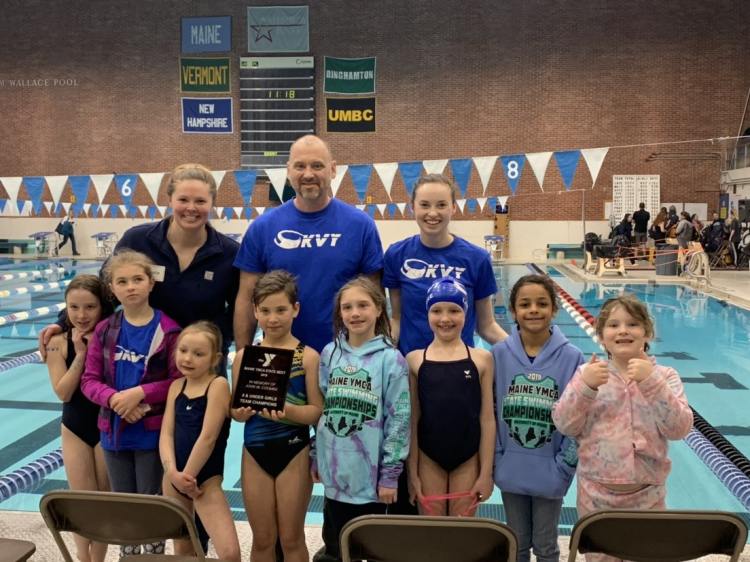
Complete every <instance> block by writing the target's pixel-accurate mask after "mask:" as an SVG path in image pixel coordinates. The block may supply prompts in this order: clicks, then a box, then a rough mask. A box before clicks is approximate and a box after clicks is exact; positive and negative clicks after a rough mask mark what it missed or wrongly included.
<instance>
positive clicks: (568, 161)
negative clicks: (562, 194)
mask: <svg viewBox="0 0 750 562" xmlns="http://www.w3.org/2000/svg"><path fill="white" fill-rule="evenodd" d="M580 157H581V151H580V150H564V151H561V152H555V160H557V167H558V168H560V175H561V176H562V180H563V184H565V189H570V186H571V185H573V178H574V177H575V175H576V168H577V167H578V160H579V159H580Z"/></svg>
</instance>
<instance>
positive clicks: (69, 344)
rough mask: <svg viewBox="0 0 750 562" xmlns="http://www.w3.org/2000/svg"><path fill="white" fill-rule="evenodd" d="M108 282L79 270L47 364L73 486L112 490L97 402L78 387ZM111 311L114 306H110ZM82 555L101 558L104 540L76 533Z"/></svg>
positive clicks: (86, 560) (97, 561)
mask: <svg viewBox="0 0 750 562" xmlns="http://www.w3.org/2000/svg"><path fill="white" fill-rule="evenodd" d="M105 294H106V293H105V288H104V285H103V284H102V282H101V281H100V280H99V278H98V277H97V276H96V275H79V276H77V277H76V278H74V279H73V280H72V281H71V282H70V285H68V288H67V289H66V291H65V304H66V308H67V311H68V330H67V331H65V332H63V333H62V334H58V335H56V336H54V337H53V338H52V339H51V340H50V342H49V344H48V346H47V368H48V370H49V378H50V382H51V383H52V388H53V390H54V391H55V394H57V396H58V397H59V398H60V400H62V401H63V410H62V429H61V434H62V451H63V462H64V464H65V474H66V475H67V477H68V486H69V487H70V489H71V490H109V481H108V479H107V469H106V467H105V465H104V456H103V454H102V448H101V447H100V446H99V430H98V429H97V427H96V418H97V415H98V412H99V407H98V406H96V405H95V404H93V403H92V402H90V401H89V400H88V399H87V398H86V397H85V396H84V395H83V394H82V393H81V388H80V382H81V374H82V373H83V370H84V366H85V361H86V346H87V344H88V338H89V337H91V336H92V335H93V331H94V327H96V324H97V322H99V320H100V319H101V318H102V317H103V316H105V315H106V314H104V313H103V310H104V308H105V307H106V306H107V305H108V302H107V299H106V298H105ZM107 311H108V312H109V311H110V310H109V309H107ZM74 538H75V544H76V549H77V553H78V560H81V561H83V562H101V561H103V560H104V557H105V555H106V552H107V545H106V544H104V543H95V542H91V541H89V540H88V539H84V538H83V537H80V536H78V535H74Z"/></svg>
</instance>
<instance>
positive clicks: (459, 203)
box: [456, 199, 466, 213]
mask: <svg viewBox="0 0 750 562" xmlns="http://www.w3.org/2000/svg"><path fill="white" fill-rule="evenodd" d="M456 205H457V206H458V208H459V210H460V211H461V212H462V213H463V212H464V207H466V199H456Z"/></svg>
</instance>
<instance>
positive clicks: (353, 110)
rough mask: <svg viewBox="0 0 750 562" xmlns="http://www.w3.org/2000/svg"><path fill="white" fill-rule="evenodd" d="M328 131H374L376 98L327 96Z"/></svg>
mask: <svg viewBox="0 0 750 562" xmlns="http://www.w3.org/2000/svg"><path fill="white" fill-rule="evenodd" d="M326 131H328V132H329V133H369V132H374V131H375V98H326Z"/></svg>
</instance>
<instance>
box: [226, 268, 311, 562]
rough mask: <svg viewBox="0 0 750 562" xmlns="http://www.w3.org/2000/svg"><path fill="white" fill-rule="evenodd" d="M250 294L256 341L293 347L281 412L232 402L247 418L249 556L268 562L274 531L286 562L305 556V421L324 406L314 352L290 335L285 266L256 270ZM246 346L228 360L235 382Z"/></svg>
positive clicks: (292, 304) (292, 308) (291, 297)
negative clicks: (258, 334) (260, 336)
mask: <svg viewBox="0 0 750 562" xmlns="http://www.w3.org/2000/svg"><path fill="white" fill-rule="evenodd" d="M252 299H253V304H254V305H255V317H256V318H257V319H258V325H259V326H260V328H261V330H263V340H262V341H261V342H260V345H262V346H266V347H276V348H283V349H293V350H294V351H295V353H294V359H293V360H292V371H291V374H290V377H289V386H288V388H287V394H286V403H285V405H284V410H283V411H268V410H267V409H264V410H263V411H262V412H256V411H254V410H252V409H250V408H236V409H232V417H233V418H234V419H236V420H237V421H240V422H245V439H244V441H245V450H244V451H243V452H242V497H243V500H244V502H245V510H246V511H247V519H248V521H249V522H250V528H251V529H252V531H253V546H252V551H251V554H250V558H251V559H252V560H254V561H257V562H263V561H268V562H271V561H274V560H275V550H274V546H275V545H276V538H277V537H278V538H279V540H280V542H281V548H282V550H283V551H284V560H285V561H286V562H302V561H305V562H307V560H308V559H309V554H308V551H307V546H306V544H305V513H306V512H307V505H308V503H309V502H310V495H311V494H312V479H311V476H310V456H309V453H310V445H309V443H310V425H312V424H315V423H316V422H317V421H318V418H319V417H320V412H321V410H322V408H323V397H322V396H321V394H320V389H319V388H318V366H319V363H320V356H319V355H318V352H317V351H315V350H314V349H313V348H311V347H308V346H305V345H304V344H303V343H301V342H300V341H299V340H298V339H297V338H295V337H294V336H293V335H292V332H291V329H292V321H293V320H294V318H295V317H296V316H297V313H298V312H299V308H300V303H299V302H297V286H296V284H295V282H294V277H292V275H291V274H290V273H288V272H286V271H281V270H275V271H270V272H268V273H266V274H265V275H263V276H261V277H260V278H259V279H258V282H257V283H256V284H255V288H254V289H253V296H252ZM309 306H316V303H309ZM244 353H245V349H241V350H239V351H238V352H237V356H236V357H235V359H234V363H233V365H232V380H233V381H236V380H237V377H238V376H239V372H240V365H241V364H242V357H243V355H244Z"/></svg>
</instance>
